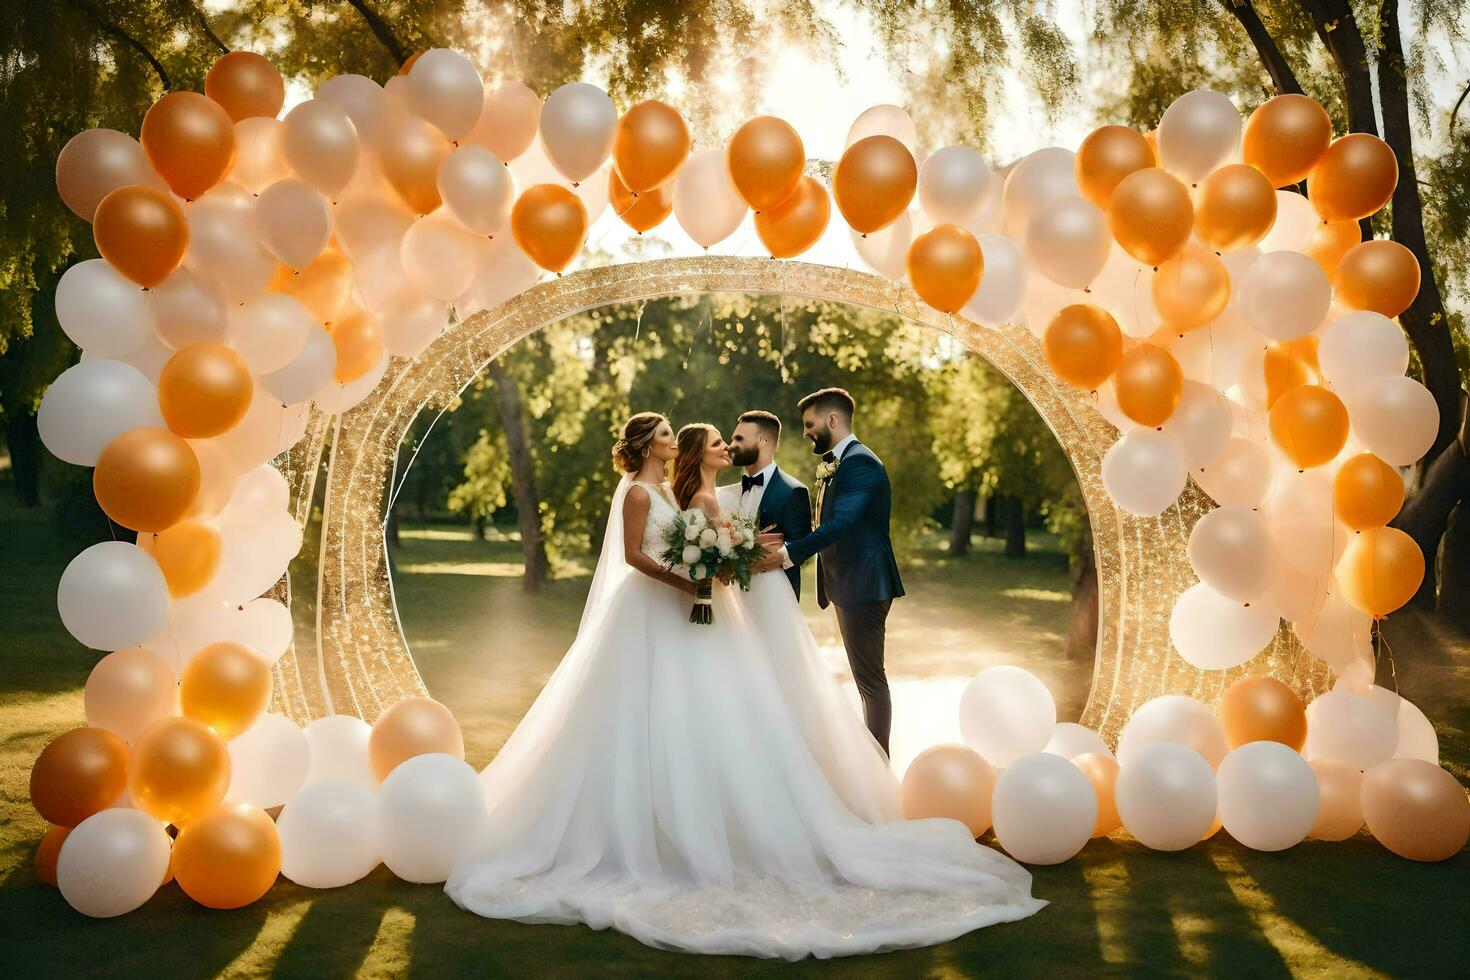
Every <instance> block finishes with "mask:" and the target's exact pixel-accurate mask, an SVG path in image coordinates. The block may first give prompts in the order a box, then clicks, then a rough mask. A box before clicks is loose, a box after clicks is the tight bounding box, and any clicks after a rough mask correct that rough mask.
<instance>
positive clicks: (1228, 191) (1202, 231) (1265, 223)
mask: <svg viewBox="0 0 1470 980" xmlns="http://www.w3.org/2000/svg"><path fill="white" fill-rule="evenodd" d="M1194 208H1195V210H1194V232H1195V234H1196V235H1198V236H1199V239H1200V241H1202V242H1205V243H1206V244H1208V245H1211V246H1213V247H1214V248H1217V249H1219V250H1220V251H1222V252H1233V251H1236V250H1237V249H1242V248H1247V247H1249V246H1251V245H1254V244H1255V243H1256V242H1258V241H1260V240H1261V239H1262V238H1264V237H1266V232H1268V231H1270V230H1271V226H1272V225H1273V224H1275V223H1276V191H1275V190H1274V189H1273V188H1272V187H1271V182H1270V181H1269V180H1267V179H1266V178H1265V176H1264V175H1263V174H1262V173H1261V172H1260V171H1259V170H1257V169H1256V168H1255V167H1249V166H1246V165H1245V164H1243V163H1232V164H1227V165H1226V166H1223V167H1221V168H1220V169H1219V170H1216V171H1215V172H1214V173H1212V174H1210V175H1209V176H1208V177H1206V178H1205V181H1204V183H1203V184H1201V185H1200V189H1199V196H1198V197H1197V198H1196V199H1195V203H1194Z"/></svg>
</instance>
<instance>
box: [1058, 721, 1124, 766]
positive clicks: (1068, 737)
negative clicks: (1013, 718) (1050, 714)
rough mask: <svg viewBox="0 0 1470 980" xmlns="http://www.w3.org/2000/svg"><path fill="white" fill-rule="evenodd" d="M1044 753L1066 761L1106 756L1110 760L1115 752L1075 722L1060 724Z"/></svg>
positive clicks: (1098, 737) (1095, 733) (1091, 732)
mask: <svg viewBox="0 0 1470 980" xmlns="http://www.w3.org/2000/svg"><path fill="white" fill-rule="evenodd" d="M1041 751H1043V752H1050V753H1051V754H1052V755H1059V756H1061V757H1062V758H1064V759H1075V758H1077V757H1078V756H1079V755H1105V756H1107V757H1108V758H1109V759H1111V758H1112V757H1113V750H1112V749H1110V748H1108V743H1107V742H1104V741H1103V740H1102V736H1100V735H1098V734H1097V732H1094V731H1093V730H1092V729H1090V728H1084V727H1082V726H1081V725H1078V724H1076V723H1074V722H1070V721H1064V722H1059V723H1058V724H1057V727H1056V728H1054V729H1053V730H1052V733H1051V739H1050V740H1049V741H1048V742H1047V743H1046V748H1044V749H1042V750H1041Z"/></svg>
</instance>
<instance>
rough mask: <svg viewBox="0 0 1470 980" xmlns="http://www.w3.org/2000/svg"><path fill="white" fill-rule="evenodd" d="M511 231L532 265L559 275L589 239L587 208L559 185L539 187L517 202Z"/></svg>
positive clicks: (523, 195) (526, 192)
mask: <svg viewBox="0 0 1470 980" xmlns="http://www.w3.org/2000/svg"><path fill="white" fill-rule="evenodd" d="M510 230H511V234H513V235H514V236H515V240H516V244H517V245H519V246H520V247H521V251H522V252H525V253H526V255H528V256H529V257H530V259H531V261H532V262H535V263H536V264H537V265H539V266H540V267H541V268H543V269H545V270H547V271H548V272H560V271H561V270H563V269H565V268H566V267H567V266H568V265H570V264H571V262H572V259H575V258H576V257H577V253H578V252H580V251H582V243H583V242H585V241H586V240H587V207H586V205H584V204H583V203H582V199H581V198H579V197H578V196H577V195H575V194H573V193H572V192H571V191H569V190H567V189H566V188H565V187H562V186H561V185H559V184H537V185H536V186H535V187H529V188H527V189H526V191H525V193H523V194H522V195H521V196H520V197H519V198H517V199H516V203H515V206H514V207H513V208H511V211H510Z"/></svg>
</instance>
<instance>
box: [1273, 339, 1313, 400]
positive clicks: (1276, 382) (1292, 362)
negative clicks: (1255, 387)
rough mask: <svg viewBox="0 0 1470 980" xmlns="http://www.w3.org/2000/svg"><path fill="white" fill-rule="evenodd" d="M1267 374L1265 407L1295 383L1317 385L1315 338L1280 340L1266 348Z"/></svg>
mask: <svg viewBox="0 0 1470 980" xmlns="http://www.w3.org/2000/svg"><path fill="white" fill-rule="evenodd" d="M1262 365H1263V369H1264V372H1265V375H1266V408H1268V409H1269V408H1270V407H1271V406H1272V405H1275V404H1276V399H1278V398H1280V397H1281V396H1282V395H1283V394H1285V393H1286V392H1287V391H1290V390H1291V389H1292V388H1295V387H1296V386H1297V385H1311V384H1316V383H1317V382H1318V381H1320V380H1321V377H1322V369H1321V368H1320V367H1319V366H1318V363H1317V337H1316V335H1315V334H1308V335H1307V336H1305V337H1299V338H1297V339H1296V340H1281V341H1277V342H1276V343H1274V344H1271V345H1270V346H1269V347H1267V348H1266V356H1265V358H1264V360H1263V362H1262Z"/></svg>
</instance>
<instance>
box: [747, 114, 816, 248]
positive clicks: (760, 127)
mask: <svg viewBox="0 0 1470 980" xmlns="http://www.w3.org/2000/svg"><path fill="white" fill-rule="evenodd" d="M725 162H726V163H727V164H728V166H729V167H730V179H731V180H732V181H734V182H735V190H736V192H737V193H738V194H739V195H740V196H741V198H742V199H744V201H745V203H746V204H749V205H750V206H751V207H752V208H755V210H756V213H757V214H759V213H760V212H762V211H765V210H768V209H770V208H774V207H775V206H776V205H778V204H780V203H781V202H782V201H784V200H786V199H787V198H788V197H790V196H791V195H792V194H794V193H796V189H797V186H798V185H799V184H800V183H801V174H802V168H803V167H805V166H806V148H805V147H803V146H802V145H801V137H800V136H798V135H797V133H796V130H795V129H792V128H791V124H790V123H788V122H786V121H785V120H784V119H777V118H776V117H775V116H757V117H756V118H754V119H752V120H750V122H748V123H746V124H745V125H744V126H741V127H740V128H739V129H737V130H736V131H735V135H734V136H733V137H732V138H731V139H730V147H729V149H727V150H726V151H725ZM823 196H824V197H825V196H826V195H825V194H824V195H823ZM825 225H826V222H825V221H824V222H823V226H824V227H825Z"/></svg>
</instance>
